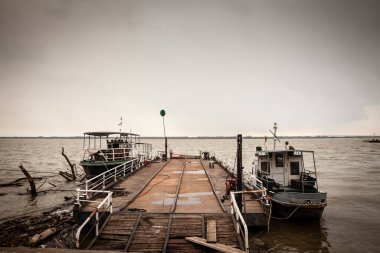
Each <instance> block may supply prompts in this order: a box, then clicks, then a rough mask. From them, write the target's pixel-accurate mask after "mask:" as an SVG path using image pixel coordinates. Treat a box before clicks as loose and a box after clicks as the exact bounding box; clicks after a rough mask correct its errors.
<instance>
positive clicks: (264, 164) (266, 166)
mask: <svg viewBox="0 0 380 253" xmlns="http://www.w3.org/2000/svg"><path fill="white" fill-rule="evenodd" d="M261 171H262V172H266V173H268V174H270V163H269V162H261Z"/></svg>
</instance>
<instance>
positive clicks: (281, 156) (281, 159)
mask: <svg viewBox="0 0 380 253" xmlns="http://www.w3.org/2000/svg"><path fill="white" fill-rule="evenodd" d="M275 157H276V167H284V154H282V153H279V154H276V156H275Z"/></svg>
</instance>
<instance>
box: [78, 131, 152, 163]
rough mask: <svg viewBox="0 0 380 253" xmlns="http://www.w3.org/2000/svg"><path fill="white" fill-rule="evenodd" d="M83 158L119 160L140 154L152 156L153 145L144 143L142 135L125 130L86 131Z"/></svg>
mask: <svg viewBox="0 0 380 253" xmlns="http://www.w3.org/2000/svg"><path fill="white" fill-rule="evenodd" d="M83 149H84V155H83V160H84V161H86V160H90V161H118V160H127V159H129V158H132V157H136V156H138V155H144V156H149V157H150V156H151V153H152V145H151V144H147V143H142V142H141V141H140V135H138V134H133V133H125V132H86V133H84V136H83Z"/></svg>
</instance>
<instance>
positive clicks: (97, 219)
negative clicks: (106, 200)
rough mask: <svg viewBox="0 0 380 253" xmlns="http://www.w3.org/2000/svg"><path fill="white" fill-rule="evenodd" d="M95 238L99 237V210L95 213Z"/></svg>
mask: <svg viewBox="0 0 380 253" xmlns="http://www.w3.org/2000/svg"><path fill="white" fill-rule="evenodd" d="M95 229H96V230H95V231H96V232H95V233H96V236H99V210H98V211H96V228H95Z"/></svg>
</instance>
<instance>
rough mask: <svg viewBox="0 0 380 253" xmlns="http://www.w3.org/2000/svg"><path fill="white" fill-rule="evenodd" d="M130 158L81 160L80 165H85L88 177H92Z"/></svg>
mask: <svg viewBox="0 0 380 253" xmlns="http://www.w3.org/2000/svg"><path fill="white" fill-rule="evenodd" d="M127 161H128V160H120V161H110V162H106V161H81V162H80V165H81V166H82V167H83V169H84V172H85V173H86V177H87V178H92V177H95V176H97V175H100V174H102V173H103V172H105V171H107V170H110V169H113V168H115V167H116V166H119V165H121V164H123V163H125V162H127Z"/></svg>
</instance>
